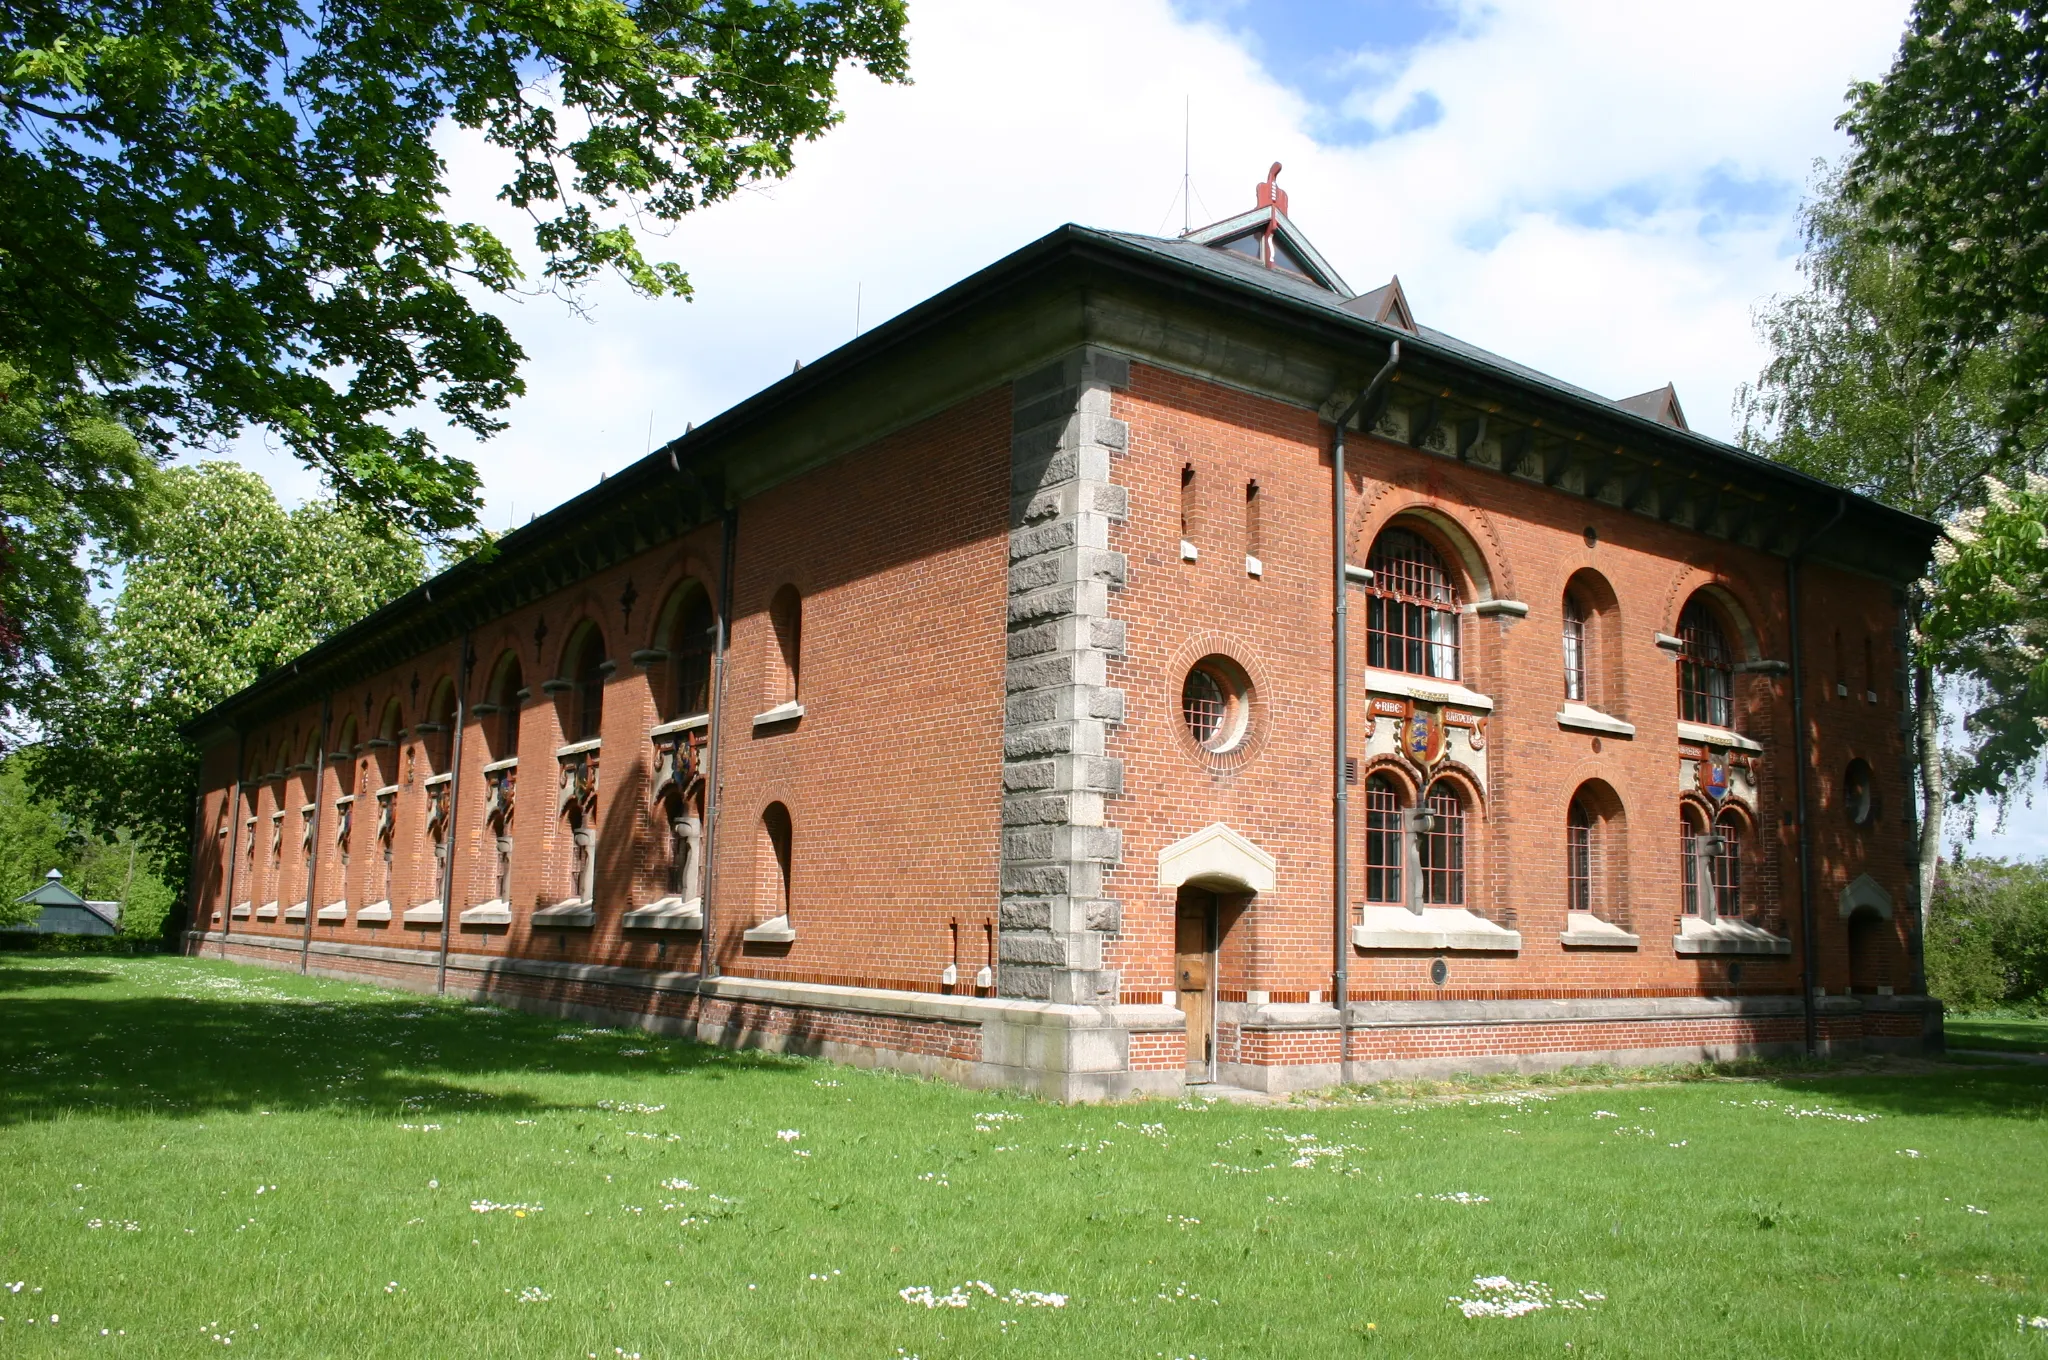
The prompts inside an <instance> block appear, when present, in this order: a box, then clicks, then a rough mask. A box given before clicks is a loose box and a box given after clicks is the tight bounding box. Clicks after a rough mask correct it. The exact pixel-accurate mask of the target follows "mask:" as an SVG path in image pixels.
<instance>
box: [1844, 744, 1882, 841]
mask: <svg viewBox="0 0 2048 1360" xmlns="http://www.w3.org/2000/svg"><path fill="white" fill-rule="evenodd" d="M1842 807H1843V810H1844V811H1846V812H1847V813H1848V814H1849V820H1850V821H1851V822H1853V823H1855V824H1856V825H1857V826H1868V825H1869V824H1870V822H1871V819H1872V818H1874V817H1875V816H1876V815H1877V796H1876V794H1875V793H1873V792H1872V790H1871V786H1870V764H1869V762H1868V761H1864V760H1852V761H1850V762H1849V769H1848V772H1847V773H1846V774H1844V775H1843V776H1842Z"/></svg>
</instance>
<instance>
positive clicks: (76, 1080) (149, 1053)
mask: <svg viewBox="0 0 2048 1360" xmlns="http://www.w3.org/2000/svg"><path fill="white" fill-rule="evenodd" d="M2044 1109H2048V1069H2039V1068H2031V1067H2028V1068H2021V1067H2009V1068H2008V1067H1995V1066H1978V1067H1971V1068H1930V1069H1927V1070H1920V1071H1915V1072H1911V1073H1889V1074H1887V1073H1879V1074H1875V1075H1872V1074H1868V1073H1865V1074H1842V1073H1831V1074H1824V1075H1821V1076H1818V1077H1813V1078H1807V1079H1791V1078H1780V1079H1778V1080H1757V1081H1729V1080H1709V1081H1689V1082H1682V1083H1681V1082H1661V1083H1657V1082H1647V1081H1636V1082H1617V1083H1614V1084H1608V1085H1599V1086H1578V1087H1573V1086H1569V1085H1563V1084H1557V1083H1551V1084H1544V1085H1528V1086H1523V1087H1520V1088H1512V1087H1507V1086H1501V1085H1497V1084H1496V1085H1487V1084H1483V1083H1482V1084H1475V1085H1474V1087H1473V1088H1472V1089H1471V1091H1470V1092H1469V1093H1468V1094H1466V1095H1463V1096H1459V1097H1455V1098H1436V1099H1425V1100H1417V1099H1406V1098H1398V1097H1397V1093H1395V1092H1393V1091H1391V1090H1389V1089H1386V1088H1382V1089H1381V1090H1379V1091H1377V1092H1374V1093H1372V1098H1371V1099H1364V1098H1358V1099H1346V1100H1344V1101H1341V1102H1324V1103H1319V1104H1314V1105H1308V1104H1296V1105H1278V1106H1229V1105H1223V1104H1218V1105H1203V1104H1201V1103H1199V1102H1194V1103H1183V1104H1174V1103H1169V1102H1154V1103H1150V1104H1135V1105H1124V1106H1113V1107H1092V1108H1075V1109H1067V1108H1060V1107H1057V1106H1052V1105H1046V1104H1041V1103H1038V1102H1036V1101H1032V1100H1029V1099H1024V1098H1021V1097H1017V1096H1012V1095H998V1094H994V1093H990V1092H972V1091H963V1090H957V1089H954V1088H952V1087H948V1086H943V1085H937V1084H930V1083H924V1082H918V1081H913V1080H909V1079H906V1078H901V1077H895V1076H889V1075H884V1074H878V1073H869V1072H862V1071H856V1070H851V1069H847V1068H842V1067H834V1066H831V1065H828V1064H824V1063H818V1062H808V1061H798V1060H791V1059H778V1058H772V1057H762V1056H749V1055H740V1054H731V1053H725V1052H720V1051H717V1050H711V1049H704V1048H700V1047H697V1046H695V1045H692V1044H686V1043H681V1042H676V1041H672V1040H665V1039H658V1038H652V1037H649V1036H647V1035H644V1034H640V1033H636V1032H617V1031H607V1030H600V1029H594V1028H590V1027H587V1026H584V1025H580V1024H574V1023H563V1022H555V1021H546V1020H540V1019H536V1018H533V1017H529V1016H525V1015H520V1014H516V1013H508V1012H502V1011H498V1010H493V1009H488V1008H482V1007H469V1006H465V1005H462V1004H458V1003H435V1002H432V1001H425V1000H421V999H418V998H415V997H410V996H403V995H395V994H392V993H387V992H380V991H376V990H373V989H369V988H364V987H357V986H350V985H346V984H341V983H334V982H325V981H320V980H317V979H315V980H306V979H301V978H298V977H295V976H291V975H286V974H278V973H272V972H267V971H261V970H256V969H251V968H244V967H238V966H234V965H228V964H220V963H202V962H194V961H189V960H183V959H136V960H103V959H77V958H73V959H50V958H36V959H26V958H19V957H16V958H5V957H0V1316H4V1317H5V1319H6V1321H5V1322H4V1323H0V1355H5V1356H9V1357H27V1356H66V1357H78V1356H91V1355H98V1354H103V1353H104V1354H107V1355H135V1356H144V1355H147V1356H185V1355H200V1354H218V1353H221V1352H222V1351H224V1350H225V1351H226V1352H228V1353H230V1354H234V1355H256V1356H347V1357H351V1360H354V1358H355V1357H369V1356H402V1357H408V1358H413V1357H429V1356H431V1357H440V1356H545V1357H566V1358H567V1360H585V1358H586V1357H590V1356H597V1357H603V1358H608V1360H616V1357H618V1356H621V1355H637V1356H641V1357H645V1358H646V1360H653V1358H654V1357H671V1356H778V1357H783V1356H832V1357H856V1358H858V1360H903V1357H908V1356H921V1357H926V1360H937V1357H942V1356H963V1357H965V1356H972V1357H986V1356H995V1357H1003V1356H1060V1357H1068V1358H1071V1360H1092V1358H1093V1357H1098V1356H1100V1357H1110V1356H1130V1357H1140V1358H1142V1360H1160V1358H1162V1357H1186V1356H1200V1357H1206V1358H1207V1360H1218V1358H1220V1357H1251V1356H1257V1357H1295V1356H1315V1357H1349V1356H1360V1355H1367V1356H1369V1355H1377V1354H1385V1355H1389V1356H1395V1355H1399V1356H1458V1355H1540V1356H1567V1355H1569V1356H1591V1355H1643V1356H1715V1357H1729V1356H1772V1357H1785V1356H1803V1355H1814V1356H1828V1357H1857V1358H1858V1360H1864V1358H1866V1357H1876V1356H1900V1357H1912V1358H1913V1360H1928V1357H1933V1356H1941V1357H1948V1356H1976V1355H2014V1356H2021V1355H2026V1356H2048V1324H2044V1326H2043V1327H2042V1328H2039V1329H2036V1328H2033V1327H2031V1326H2028V1325H2025V1324H2024V1323H2022V1322H2020V1321H2018V1319H2022V1318H2028V1319H2030V1318H2033V1317H2034V1316H2035V1315H2037V1314H2048V1194H2044V1191H2048V1156H2044V1155H2043V1154H2044V1153H2048V1138H2044V1124H2043V1113H2044ZM1489 1277H1502V1278H1504V1279H1505V1280H1507V1281H1511V1282H1513V1285H1514V1286H1515V1287H1512V1288H1510V1287H1508V1286H1506V1285H1495V1286H1493V1287H1488V1286H1485V1285H1481V1284H1477V1283H1475V1280H1479V1279H1486V1278H1489ZM1517 1298H1520V1299H1524V1300H1530V1301H1535V1302H1543V1303H1546V1304H1547V1305H1548V1306H1546V1307H1542V1308H1539V1309H1535V1310H1533V1311H1528V1312H1525V1313H1522V1314H1521V1315H1519V1316H1497V1315H1481V1316H1476V1317H1468V1316H1466V1315H1465V1311H1464V1309H1462V1308H1461V1307H1460V1306H1459V1305H1458V1304H1457V1303H1454V1302H1452V1300H1454V1299H1467V1300H1476V1301H1478V1302H1479V1303H1480V1304H1483V1305H1486V1307H1485V1308H1482V1309H1480V1310H1479V1311H1480V1312H1481V1313H1482V1314H1485V1313H1487V1312H1492V1313H1505V1312H1513V1311H1514V1308H1513V1307H1512V1306H1506V1305H1512V1301H1513V1300H1515V1299H1517ZM955 1300H957V1301H958V1304H959V1306H954V1303H953V1301H955ZM927 1303H931V1304H933V1305H935V1306H929V1307H928V1306H926V1305H927ZM53 1315H54V1316H55V1318H56V1319H57V1320H56V1321H51V1318H52V1316H53ZM230 1342H231V1343H232V1344H229V1343H230Z"/></svg>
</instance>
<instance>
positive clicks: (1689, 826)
mask: <svg viewBox="0 0 2048 1360" xmlns="http://www.w3.org/2000/svg"><path fill="white" fill-rule="evenodd" d="M1678 858H1679V870H1680V875H1681V877H1682V878H1683V879H1684V881H1685V914H1686V915H1687V916H1698V915H1699V914H1700V830H1699V825H1698V823H1697V821H1695V819H1694V818H1693V816H1692V814H1690V813H1687V812H1681V813H1679V814H1678Z"/></svg>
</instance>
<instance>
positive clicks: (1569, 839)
mask: <svg viewBox="0 0 2048 1360" xmlns="http://www.w3.org/2000/svg"><path fill="white" fill-rule="evenodd" d="M1599 826H1600V823H1599V819H1598V818H1596V817H1595V816H1593V814H1592V813H1591V812H1588V811H1587V810H1586V805H1585V804H1584V803H1583V802H1581V801H1580V800H1578V799H1577V798H1574V799H1572V805H1571V810H1570V811H1569V812H1567V813H1566V814H1565V823H1564V864H1565V871H1564V878H1565V905H1566V906H1567V907H1568V908H1569V909H1570V910H1572V911H1591V910H1593V884H1594V882H1595V880H1596V879H1597V878H1598V877H1599V870H1598V869H1597V868H1596V867H1595V863H1594V861H1595V860H1596V859H1597V858H1598V857H1599V849H1600V847H1599V840H1598V836H1599Z"/></svg>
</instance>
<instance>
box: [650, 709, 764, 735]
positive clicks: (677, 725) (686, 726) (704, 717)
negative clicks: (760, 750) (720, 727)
mask: <svg viewBox="0 0 2048 1360" xmlns="http://www.w3.org/2000/svg"><path fill="white" fill-rule="evenodd" d="M756 721H757V722H758V721H759V719H756ZM709 726H711V715H710V714H709V713H692V714H691V715H690V716H689V717H687V718H677V719H676V720H675V721H674V722H665V723H663V724H662V725H661V726H659V727H650V728H648V729H647V735H648V736H649V737H652V738H654V739H656V740H659V739H661V738H662V737H672V736H674V735H675V734H676V733H678V732H694V731H696V730H697V729H698V728H700V727H709Z"/></svg>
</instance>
